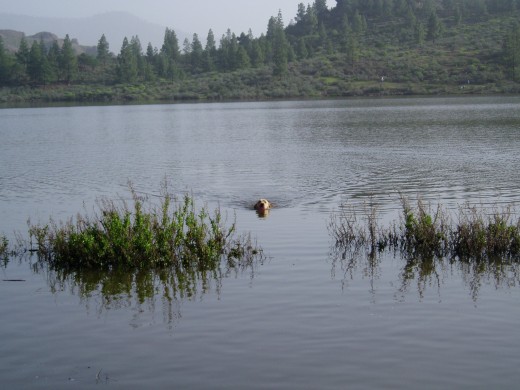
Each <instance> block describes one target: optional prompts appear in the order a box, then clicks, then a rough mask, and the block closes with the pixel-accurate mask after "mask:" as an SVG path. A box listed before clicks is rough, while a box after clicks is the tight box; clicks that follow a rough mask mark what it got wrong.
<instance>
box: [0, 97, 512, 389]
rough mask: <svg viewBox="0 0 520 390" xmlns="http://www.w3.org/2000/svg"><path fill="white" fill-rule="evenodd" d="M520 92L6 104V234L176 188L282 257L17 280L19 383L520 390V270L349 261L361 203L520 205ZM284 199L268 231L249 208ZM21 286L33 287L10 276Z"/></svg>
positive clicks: (37, 267)
mask: <svg viewBox="0 0 520 390" xmlns="http://www.w3.org/2000/svg"><path fill="white" fill-rule="evenodd" d="M519 150H520V98H517V97H508V98H506V97H503V98H469V99H468V98H428V99H426V98H425V99H379V100H370V99H367V100H344V101H319V102H312V101H306V102H269V103H227V104H193V105H185V104H183V105H151V106H117V107H77V108H37V109H3V110H0V167H1V168H0V232H1V233H3V234H5V235H6V236H7V237H8V238H10V239H11V241H14V237H15V233H13V232H14V231H20V232H22V235H23V234H26V233H25V232H26V230H27V228H26V220H27V218H28V217H30V218H31V220H32V221H33V222H36V221H39V220H40V221H47V220H48V218H49V217H50V216H52V217H53V218H55V219H56V220H64V219H66V218H68V217H70V216H72V215H74V214H75V213H77V212H82V211H83V210H86V211H87V212H89V211H91V210H92V208H93V205H94V203H95V199H96V198H98V197H100V196H109V197H112V198H115V197H119V196H121V197H123V198H124V197H128V191H127V182H128V180H131V181H132V182H133V183H134V186H135V188H136V189H137V190H138V191H139V192H140V193H142V194H143V195H144V194H148V195H149V196H150V197H151V198H152V199H153V197H154V195H156V194H158V193H159V192H160V183H161V181H163V180H164V179H166V180H167V181H168V182H169V185H170V189H173V190H174V191H175V192H177V193H179V194H182V193H184V192H186V191H189V192H192V193H193V195H194V196H195V198H196V199H197V200H198V201H199V202H200V203H201V204H204V203H207V204H208V205H209V206H210V207H213V206H216V205H220V207H221V208H222V209H223V210H224V211H226V212H227V213H228V214H229V216H230V218H233V216H234V215H236V220H237V225H238V228H239V229H240V230H241V231H243V232H251V233H252V235H253V236H254V237H256V239H257V240H258V243H259V244H260V245H261V246H262V247H263V249H264V251H265V253H266V254H267V259H265V261H263V262H260V263H256V264H254V266H253V267H250V268H246V269H240V270H226V269H222V270H221V272H220V273H218V274H217V275H211V276H208V278H207V279H205V280H200V281H199V283H198V284H196V285H193V286H190V288H179V286H177V287H176V286H173V285H172V284H171V283H169V282H168V281H165V278H164V277H162V276H161V275H155V274H147V275H125V274H123V275H118V274H112V275H106V274H105V275H99V274H95V273H93V274H88V273H83V274H74V273H69V274H67V273H65V272H60V271H56V270H49V269H48V268H46V267H45V266H44V265H42V264H39V263H38V262H37V259H36V258H34V257H30V256H27V257H26V258H23V259H12V260H11V261H10V262H9V263H8V264H7V265H6V266H5V267H2V268H1V269H0V299H1V301H2V303H1V308H2V315H1V316H0V334H1V335H2V340H1V343H0V379H1V383H2V387H5V388H87V387H94V386H96V385H98V386H107V387H117V388H222V389H231V388H237V389H242V388H291V389H292V388H309V389H316V388H320V389H322V388H323V389H326V388H331V389H336V388H349V389H350V388H352V389H364V388H366V389H373V388H396V389H416V388H431V389H438V388H468V389H469V388H471V389H475V388H482V389H488V388H501V389H505V388H511V389H512V388H517V386H518V383H519V382H520V374H519V373H518V366H519V364H520V337H518V324H519V323H520V304H519V302H520V285H519V283H520V269H519V267H518V265H517V264H514V263H513V264H510V263H507V262H501V263H496V264H494V263H476V264H474V263H460V262H450V261H448V260H445V261H436V262H435V263H433V264H430V263H427V262H421V263H418V264H415V263H413V262H407V261H406V260H405V259H403V258H401V257H400V256H394V255H393V254H391V253H384V254H381V255H379V256H377V257H376V258H370V257H367V256H362V255H360V256H354V257H348V256H347V257H346V258H343V257H342V253H337V252H336V251H335V249H334V246H333V243H332V241H331V238H330V236H329V234H328V232H327V223H328V220H329V218H330V215H331V213H332V211H333V210H336V209H338V207H339V205H340V204H341V203H342V202H344V201H349V202H353V203H354V204H362V203H363V202H364V201H368V200H370V201H372V202H374V203H376V204H378V205H379V209H380V210H381V212H382V214H383V216H384V217H383V219H384V221H387V220H390V219H392V218H394V217H396V216H397V214H398V210H399V197H398V192H401V193H404V194H405V195H408V196H410V197H416V196H421V197H422V198H424V199H426V200H428V201H431V202H434V203H441V204H443V205H445V206H446V207H448V208H450V209H456V208H457V206H458V205H460V204H462V203H463V202H465V201H470V202H474V203H478V204H482V205H492V204H498V205H509V204H516V203H518V201H519V200H520V158H519V157H518V151H519ZM260 197H266V198H269V199H270V200H271V201H273V202H274V203H275V204H276V206H277V207H276V208H275V209H274V210H272V211H271V213H270V214H269V216H268V217H267V218H265V219H260V218H258V217H257V215H256V214H255V213H254V212H253V211H251V210H250V206H251V205H252V203H253V202H254V201H255V200H256V199H257V198H260ZM5 280H23V281H17V282H15V281H5Z"/></svg>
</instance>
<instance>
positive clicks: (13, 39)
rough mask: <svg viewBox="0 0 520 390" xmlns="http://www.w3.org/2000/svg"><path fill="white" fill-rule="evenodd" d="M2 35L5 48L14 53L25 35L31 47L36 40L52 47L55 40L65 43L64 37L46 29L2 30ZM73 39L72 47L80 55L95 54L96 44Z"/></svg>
mask: <svg viewBox="0 0 520 390" xmlns="http://www.w3.org/2000/svg"><path fill="white" fill-rule="evenodd" d="M0 36H1V37H2V40H3V42H4V46H5V48H6V49H7V50H8V51H10V52H13V53H14V52H16V51H17V50H18V48H19V47H20V42H21V40H22V37H25V40H26V41H27V43H28V45H29V47H31V45H32V43H33V42H34V41H37V42H43V43H45V46H47V47H50V46H51V45H52V44H53V42H54V41H57V42H58V44H59V45H60V46H61V45H62V44H63V39H64V37H58V36H57V35H56V34H53V33H50V32H46V31H42V32H39V33H36V34H34V35H25V33H24V32H22V31H15V30H0ZM71 41H72V47H73V49H74V51H75V52H76V54H78V55H79V54H82V53H86V54H91V55H95V54H96V52H97V48H96V46H84V45H81V44H80V42H79V41H78V40H77V39H75V38H72V39H71Z"/></svg>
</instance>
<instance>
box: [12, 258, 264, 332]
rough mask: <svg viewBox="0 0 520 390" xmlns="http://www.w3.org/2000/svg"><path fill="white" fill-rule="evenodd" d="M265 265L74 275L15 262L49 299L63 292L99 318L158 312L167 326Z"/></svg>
mask: <svg viewBox="0 0 520 390" xmlns="http://www.w3.org/2000/svg"><path fill="white" fill-rule="evenodd" d="M264 260H265V258H264V257H263V256H262V255H258V256H256V257H255V258H254V259H252V258H248V259H244V260H237V259H234V258H233V259H226V260H223V261H222V263H221V264H220V266H216V267H215V268H212V269H204V270H197V269H191V268H182V269H181V268H177V267H170V268H165V269H138V270H135V271H132V270H129V269H128V268H117V267H113V268H111V269H104V270H96V269H90V268H80V269H77V268H75V269H73V268H70V267H60V266H57V265H49V263H48V262H46V261H42V260H37V261H33V258H32V257H30V258H28V259H23V258H21V259H18V261H21V262H25V261H28V262H29V264H30V265H31V269H32V271H33V272H34V273H36V274H38V275H42V276H44V277H45V280H46V282H47V284H48V285H49V288H50V291H51V293H52V294H60V293H63V292H66V293H67V294H72V295H75V296H78V297H79V298H80V302H81V303H82V304H84V305H85V307H86V308H87V309H88V310H89V311H90V310H94V311H95V312H96V313H97V314H98V315H101V314H102V313H103V312H106V311H109V310H115V309H123V308H132V309H136V310H137V311H138V312H142V311H147V312H152V313H156V311H157V310H161V311H162V315H163V319H164V321H165V322H166V323H168V324H170V325H173V324H174V322H175V321H176V320H177V319H178V318H180V317H181V312H180V306H181V303H182V302H183V301H186V300H188V301H189V300H199V299H202V297H203V296H205V295H206V294H215V295H216V296H217V297H220V293H221V290H222V280H223V279H225V278H228V277H233V276H234V277H238V276H241V277H244V276H249V278H251V279H253V278H254V276H255V272H256V269H257V267H259V266H261V265H262V264H263V262H264Z"/></svg>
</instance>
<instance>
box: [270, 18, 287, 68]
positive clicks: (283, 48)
mask: <svg viewBox="0 0 520 390" xmlns="http://www.w3.org/2000/svg"><path fill="white" fill-rule="evenodd" d="M269 27H270V30H271V31H270V30H269V29H268V39H270V40H271V44H272V60H273V74H274V75H276V76H280V75H283V74H285V73H287V63H288V49H289V43H288V42H287V38H286V36H285V30H284V24H283V18H282V12H281V11H279V12H278V16H277V17H276V18H274V17H272V18H271V20H270V21H269Z"/></svg>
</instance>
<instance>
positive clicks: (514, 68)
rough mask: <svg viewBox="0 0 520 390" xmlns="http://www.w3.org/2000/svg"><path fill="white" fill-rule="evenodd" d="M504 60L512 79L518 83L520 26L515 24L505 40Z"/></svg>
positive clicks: (519, 71) (519, 72)
mask: <svg viewBox="0 0 520 390" xmlns="http://www.w3.org/2000/svg"><path fill="white" fill-rule="evenodd" d="M504 59H505V63H506V66H507V68H508V70H509V74H510V77H511V79H512V80H513V81H517V80H518V78H519V74H520V25H519V24H518V23H514V24H513V26H512V28H511V29H510V31H509V32H508V33H507V35H506V37H505V40H504Z"/></svg>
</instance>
